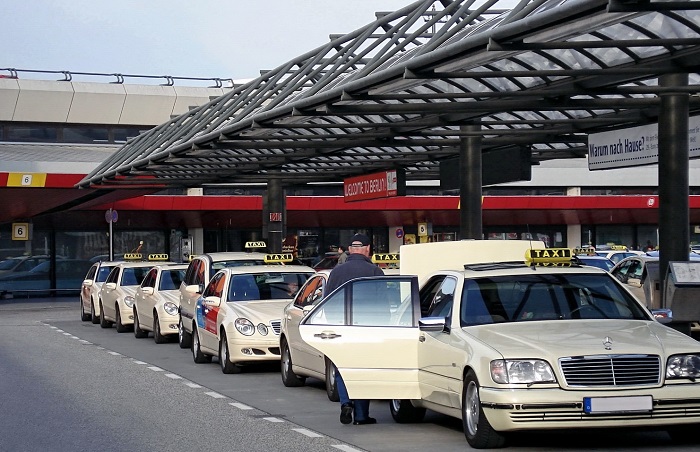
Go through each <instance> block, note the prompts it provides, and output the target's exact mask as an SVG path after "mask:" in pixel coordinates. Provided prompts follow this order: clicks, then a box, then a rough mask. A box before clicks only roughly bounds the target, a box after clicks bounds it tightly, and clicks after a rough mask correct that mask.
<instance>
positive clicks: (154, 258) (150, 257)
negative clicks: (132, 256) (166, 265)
mask: <svg viewBox="0 0 700 452" xmlns="http://www.w3.org/2000/svg"><path fill="white" fill-rule="evenodd" d="M168 259H170V256H169V255H168V254H163V253H159V254H149V255H148V260H149V261H167V260H168Z"/></svg>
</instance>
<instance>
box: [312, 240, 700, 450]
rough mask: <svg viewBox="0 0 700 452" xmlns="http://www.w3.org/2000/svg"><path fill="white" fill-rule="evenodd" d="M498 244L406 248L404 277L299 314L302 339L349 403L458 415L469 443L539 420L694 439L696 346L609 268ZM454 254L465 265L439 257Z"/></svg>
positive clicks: (361, 283)
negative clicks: (382, 402) (335, 373)
mask: <svg viewBox="0 0 700 452" xmlns="http://www.w3.org/2000/svg"><path fill="white" fill-rule="evenodd" d="M505 242H511V241H460V242H442V243H429V244H418V245H404V246H402V247H401V273H402V275H398V276H384V277H374V278H359V279H355V280H352V281H349V282H347V283H346V284H344V285H343V286H341V287H339V288H338V289H336V290H335V291H334V292H333V293H331V294H329V295H327V296H326V297H325V298H324V299H323V300H322V301H321V302H319V303H318V304H317V305H316V306H315V307H314V308H313V309H312V310H311V311H310V312H309V313H308V315H307V316H306V317H305V318H304V319H303V320H302V321H301V325H300V326H299V331H300V335H301V338H302V340H304V341H305V342H307V343H308V344H310V345H311V346H313V347H314V348H316V349H318V350H320V351H321V352H322V353H323V354H324V355H325V356H328V357H329V359H331V360H332V361H333V362H334V363H335V364H336V366H337V367H338V370H339V372H340V373H341V375H343V379H344V381H345V384H346V386H347V389H348V393H349V395H350V398H352V399H391V400H392V402H391V403H390V404H389V405H390V410H391V414H392V417H393V418H394V419H395V420H396V421H398V422H416V421H420V420H421V419H422V418H423V416H424V415H425V411H426V409H430V410H433V411H436V412H439V413H442V414H445V415H448V416H453V417H456V418H459V419H461V420H462V424H463V427H464V433H465V436H466V439H467V442H468V443H469V444H470V445H471V446H472V447H474V448H494V447H502V446H504V445H505V444H506V440H507V437H508V436H507V435H508V434H509V433H511V432H517V431H526V430H543V429H571V428H590V427H606V428H609V427H639V428H664V429H666V430H667V431H668V432H669V433H670V435H671V437H672V438H674V439H676V440H682V441H684V440H687V439H689V438H692V437H693V436H694V435H695V426H696V424H697V423H698V417H696V416H694V415H691V414H689V413H697V412H700V379H698V377H700V343H698V342H697V341H695V340H693V339H692V338H690V337H689V336H687V335H684V334H682V333H680V332H678V331H676V330H674V329H672V328H670V327H668V326H666V325H663V324H662V323H660V321H657V320H656V319H655V317H654V315H653V314H652V312H651V311H650V310H648V309H647V308H646V307H645V306H644V305H643V304H641V303H640V302H639V301H637V299H636V298H635V297H634V296H633V295H632V294H631V293H630V292H629V291H628V290H627V289H626V288H625V287H624V286H623V285H622V284H620V283H619V281H617V280H616V279H615V278H614V277H613V276H612V275H611V274H610V273H608V272H606V271H604V270H601V269H598V268H593V267H587V266H577V265H575V264H572V263H571V258H572V255H573V253H572V251H571V250H569V249H544V247H542V249H540V248H539V246H538V247H537V248H535V247H533V248H532V249H530V248H529V247H527V244H524V243H520V244H519V245H518V244H515V245H514V244H506V243H505ZM513 242H520V241H513ZM518 246H520V249H518ZM455 249H457V250H459V256H461V257H462V260H463V264H462V265H461V268H456V267H457V266H455V265H454V261H452V262H447V263H442V262H440V256H441V255H443V254H445V253H448V252H455ZM518 261H519V262H518ZM411 275H415V276H411ZM378 301H381V302H378ZM397 303H398V304H397ZM394 306H396V307H394Z"/></svg>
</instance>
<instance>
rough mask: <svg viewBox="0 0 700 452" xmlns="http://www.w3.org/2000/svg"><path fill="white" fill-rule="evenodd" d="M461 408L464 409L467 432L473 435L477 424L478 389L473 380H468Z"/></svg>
mask: <svg viewBox="0 0 700 452" xmlns="http://www.w3.org/2000/svg"><path fill="white" fill-rule="evenodd" d="M462 409H463V410H464V418H465V419H466V420H467V429H468V430H469V434H470V435H471V436H474V435H476V431H477V429H478V425H479V390H478V388H477V387H476V383H474V382H473V381H471V382H469V385H468V386H467V394H466V396H465V401H464V406H463V407H462Z"/></svg>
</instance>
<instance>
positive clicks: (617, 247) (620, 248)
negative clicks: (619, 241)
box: [610, 245, 627, 251]
mask: <svg viewBox="0 0 700 452" xmlns="http://www.w3.org/2000/svg"><path fill="white" fill-rule="evenodd" d="M610 249H611V250H614V251H627V247H626V246H625V245H611V246H610Z"/></svg>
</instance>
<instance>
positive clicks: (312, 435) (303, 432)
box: [292, 428, 323, 438]
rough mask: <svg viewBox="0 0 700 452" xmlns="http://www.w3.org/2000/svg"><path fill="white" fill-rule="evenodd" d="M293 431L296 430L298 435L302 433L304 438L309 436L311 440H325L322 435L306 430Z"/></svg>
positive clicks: (297, 429)
mask: <svg viewBox="0 0 700 452" xmlns="http://www.w3.org/2000/svg"><path fill="white" fill-rule="evenodd" d="M292 430H294V431H295V432H297V433H301V434H302V435H304V436H308V437H309V438H323V435H321V434H320V433H316V432H313V431H311V430H309V429H306V428H293V429H292Z"/></svg>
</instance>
